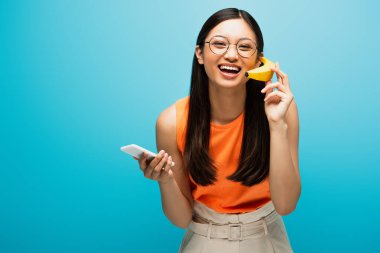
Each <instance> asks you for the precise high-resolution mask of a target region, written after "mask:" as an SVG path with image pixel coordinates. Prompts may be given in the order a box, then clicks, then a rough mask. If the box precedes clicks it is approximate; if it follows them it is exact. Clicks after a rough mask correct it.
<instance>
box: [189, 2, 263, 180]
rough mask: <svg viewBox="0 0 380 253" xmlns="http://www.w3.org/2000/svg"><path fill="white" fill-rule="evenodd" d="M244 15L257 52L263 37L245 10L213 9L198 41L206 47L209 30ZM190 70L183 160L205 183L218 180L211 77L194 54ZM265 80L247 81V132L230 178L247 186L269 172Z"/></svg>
mask: <svg viewBox="0 0 380 253" xmlns="http://www.w3.org/2000/svg"><path fill="white" fill-rule="evenodd" d="M240 18H241V19H243V20H244V21H246V22H247V23H248V25H249V26H250V27H251V28H252V30H253V32H254V33H255V34H256V38H257V50H258V52H257V55H258V56H259V55H260V54H261V53H262V52H263V50H264V40H263V36H262V34H261V30H260V27H259V25H258V24H257V22H256V21H255V19H254V18H253V17H252V16H251V15H250V14H249V13H248V12H246V11H244V10H239V9H235V8H228V9H223V10H220V11H218V12H216V13H214V14H213V15H212V16H211V17H210V18H209V19H208V20H207V21H206V22H205V24H204V25H203V27H202V29H201V31H200V32H199V35H198V38H197V45H199V47H200V48H201V50H202V51H203V49H204V41H205V39H206V36H207V35H208V33H209V32H210V31H211V30H212V29H213V28H214V27H215V26H217V25H218V24H219V23H221V22H223V21H225V20H229V19H240ZM192 68H193V69H192V74H191V87H190V101H189V114H188V120H187V128H186V129H187V130H186V144H185V150H184V162H185V165H186V167H187V169H188V170H189V172H190V175H191V176H192V178H193V179H194V181H195V182H196V183H197V184H200V185H203V186H206V185H210V184H214V183H215V181H216V167H215V165H214V163H213V161H212V159H211V157H210V155H209V142H210V121H211V106H210V97H209V90H208V89H209V88H208V77H207V74H206V72H205V69H204V65H201V64H199V63H198V60H197V58H196V56H195V55H194V59H193V67H192ZM264 86H265V83H264V82H260V81H256V80H252V79H250V80H249V81H247V83H246V93H247V95H246V100H245V109H244V110H245V117H244V132H243V140H242V146H241V151H240V161H239V166H238V169H237V170H236V171H235V172H234V173H233V174H232V175H230V176H228V177H227V178H228V179H229V180H232V181H235V182H241V184H243V185H245V186H252V185H255V184H258V183H260V182H261V181H262V180H263V179H265V178H266V176H267V175H268V173H269V143H270V142H269V124H268V119H267V117H266V114H265V111H264V101H263V100H264V97H265V94H262V93H261V92H260V90H261V89H262V88H263V87H264Z"/></svg>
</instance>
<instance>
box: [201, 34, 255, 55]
mask: <svg viewBox="0 0 380 253" xmlns="http://www.w3.org/2000/svg"><path fill="white" fill-rule="evenodd" d="M216 37H220V38H223V39H226V40H227V42H228V45H227V48H226V50H225V51H224V52H223V53H220V54H217V53H215V52H214V51H213V50H212V49H211V43H210V42H211V41H212V40H213V39H214V38H216ZM242 40H250V41H252V42H253V43H254V44H255V50H254V51H253V53H252V54H251V55H250V56H243V55H241V54H240V51H239V48H238V46H237V45H238V44H239V43H240V41H242ZM204 43H207V44H208V47H209V48H210V50H211V52H213V53H214V54H216V55H223V54H225V53H226V52H228V50H229V49H230V45H235V46H236V52H237V53H238V54H239V55H240V56H241V57H243V58H249V57H251V56H252V55H254V54H255V53H256V52H257V43H256V42H255V41H254V40H251V39H250V38H241V39H239V40H238V42H237V43H236V44H232V43H230V41H229V40H228V38H227V37H224V36H222V35H216V36H213V37H211V38H210V40H209V41H205V42H204Z"/></svg>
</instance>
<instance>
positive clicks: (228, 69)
mask: <svg viewBox="0 0 380 253" xmlns="http://www.w3.org/2000/svg"><path fill="white" fill-rule="evenodd" d="M218 68H219V71H220V73H221V75H222V76H223V77H224V78H225V79H234V78H236V77H237V76H239V73H240V72H241V67H239V66H237V65H235V64H219V65H218Z"/></svg>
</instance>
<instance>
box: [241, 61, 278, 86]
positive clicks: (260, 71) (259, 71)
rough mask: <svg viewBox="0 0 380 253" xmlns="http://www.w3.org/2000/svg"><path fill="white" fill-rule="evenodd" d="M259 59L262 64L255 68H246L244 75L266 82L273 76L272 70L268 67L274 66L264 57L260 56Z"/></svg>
mask: <svg viewBox="0 0 380 253" xmlns="http://www.w3.org/2000/svg"><path fill="white" fill-rule="evenodd" d="M260 60H261V62H262V63H263V64H264V65H263V66H261V67H258V68H255V69H251V70H248V71H247V72H246V73H245V76H246V77H248V78H251V79H255V80H257V81H263V82H268V81H269V80H271V79H272V76H273V71H272V70H271V69H270V68H271V67H273V68H274V67H275V65H274V63H273V62H271V61H270V60H268V59H267V58H265V57H261V58H260Z"/></svg>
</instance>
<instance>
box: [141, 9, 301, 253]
mask: <svg viewBox="0 0 380 253" xmlns="http://www.w3.org/2000/svg"><path fill="white" fill-rule="evenodd" d="M263 49H264V41H263V37H262V34H261V30H260V27H259V26H258V24H257V23H256V21H255V20H254V19H253V17H252V16H251V15H250V14H249V13H247V12H245V11H243V10H238V9H234V8H229V9H223V10H221V11H218V12H216V13H215V14H213V15H212V16H211V17H210V18H209V19H208V20H207V21H206V23H205V24H204V25H203V27H202V29H201V31H200V33H199V35H198V39H197V45H196V48H195V56H194V60H193V69H192V76H191V88H190V96H188V97H185V98H182V99H180V100H178V101H176V103H174V104H173V105H172V106H170V107H169V108H167V109H165V110H164V111H163V112H162V113H161V114H160V115H159V117H158V119H157V124H156V138H157V139H156V141H157V149H158V150H161V151H160V152H159V154H158V156H157V157H156V158H155V159H153V160H151V161H148V160H147V158H146V156H144V157H143V158H141V159H140V160H139V165H140V168H141V169H142V171H143V172H144V175H145V177H147V178H150V179H152V180H157V181H158V183H159V186H160V191H161V198H162V206H163V210H164V213H165V215H166V216H167V217H168V218H169V220H170V221H171V222H172V223H173V224H175V225H176V226H179V227H182V228H187V231H186V234H185V237H184V239H183V241H182V244H181V247H180V252H292V249H291V246H290V243H289V240H288V236H287V233H286V229H285V226H284V224H283V221H282V218H281V216H280V215H287V214H289V213H291V212H292V211H293V210H294V209H295V207H296V204H297V201H298V199H299V196H300V193H301V185H300V176H299V168H298V135H299V134H298V132H299V130H298V129H299V126H298V113H297V107H296V104H295V101H294V99H293V95H292V92H291V90H290V86H289V80H288V77H287V76H286V74H285V73H284V72H282V71H281V70H280V68H279V65H278V64H276V67H275V68H273V69H272V70H273V72H275V73H276V76H277V82H271V81H269V82H266V83H264V82H259V81H255V80H248V79H247V77H246V76H245V72H246V71H248V70H251V69H253V68H257V67H259V66H260V65H261V62H260V57H261V56H264V54H263ZM172 161H174V162H175V166H174V167H171V164H172Z"/></svg>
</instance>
